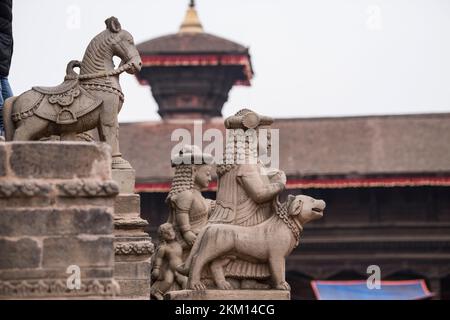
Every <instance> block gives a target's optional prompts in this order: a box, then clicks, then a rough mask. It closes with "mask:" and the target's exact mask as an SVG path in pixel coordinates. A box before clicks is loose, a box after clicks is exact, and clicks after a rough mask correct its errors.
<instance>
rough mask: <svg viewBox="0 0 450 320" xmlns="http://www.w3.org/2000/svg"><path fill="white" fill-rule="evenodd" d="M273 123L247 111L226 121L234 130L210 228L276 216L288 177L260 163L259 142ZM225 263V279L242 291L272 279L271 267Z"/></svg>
mask: <svg viewBox="0 0 450 320" xmlns="http://www.w3.org/2000/svg"><path fill="white" fill-rule="evenodd" d="M272 122H273V120H272V119H271V118H269V117H264V116H260V115H258V114H256V113H255V112H253V111H251V110H247V109H243V110H241V111H239V112H238V113H236V115H234V116H231V117H229V118H227V119H226V120H225V127H226V128H227V129H231V130H227V132H228V133H227V145H226V149H225V163H224V164H223V165H219V166H218V168H217V174H218V177H219V180H218V190H217V200H216V207H215V210H214V212H213V213H212V214H211V217H210V219H209V223H210V224H217V223H220V224H233V225H239V226H254V225H257V224H260V223H261V222H263V221H265V220H267V219H268V218H269V217H270V216H271V215H272V214H273V205H272V204H273V202H274V200H275V199H276V198H277V196H278V195H279V194H280V192H282V191H283V190H284V188H285V183H286V176H285V175H284V173H283V172H282V171H279V170H277V169H271V170H267V169H266V168H265V167H264V165H263V164H262V163H261V162H259V161H258V160H257V158H258V143H256V142H257V141H255V140H258V139H257V136H256V134H259V132H260V131H261V132H263V133H264V134H268V133H269V132H270V131H269V126H270V124H271V123H272ZM249 129H250V130H249ZM261 129H267V130H261ZM252 139H253V141H252ZM267 141H270V139H267ZM262 149H265V148H262ZM230 162H231V164H230ZM221 263H222V264H224V272H225V276H226V277H227V278H230V279H234V280H238V281H233V282H232V283H234V286H236V287H238V288H242V289H255V288H266V287H267V285H266V284H263V283H262V282H261V281H259V280H266V279H267V278H269V277H270V270H269V266H268V265H267V263H255V262H254V261H246V260H241V259H224V260H223V261H222V262H221ZM239 280H241V281H239Z"/></svg>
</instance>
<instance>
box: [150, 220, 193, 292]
mask: <svg viewBox="0 0 450 320" xmlns="http://www.w3.org/2000/svg"><path fill="white" fill-rule="evenodd" d="M158 234H159V240H160V243H159V246H158V249H157V251H156V254H155V258H154V259H155V260H154V262H153V270H152V279H153V280H154V281H155V282H154V283H153V285H152V287H151V291H150V293H151V295H152V296H153V297H155V298H156V299H158V300H163V296H164V293H166V292H167V291H168V290H169V289H170V288H171V287H172V285H173V284H174V283H175V282H176V283H177V284H178V286H179V287H180V288H185V287H186V283H187V277H186V276H183V275H181V274H180V273H178V272H177V271H176V267H177V266H179V265H180V264H181V263H182V262H183V260H182V254H183V248H182V247H181V245H180V244H179V243H178V242H177V240H176V234H175V230H174V229H173V226H172V224H170V223H164V224H162V225H160V226H159V229H158Z"/></svg>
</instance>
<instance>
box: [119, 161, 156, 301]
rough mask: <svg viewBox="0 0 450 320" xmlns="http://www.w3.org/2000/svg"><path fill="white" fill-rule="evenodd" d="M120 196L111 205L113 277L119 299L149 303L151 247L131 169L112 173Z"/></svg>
mask: <svg viewBox="0 0 450 320" xmlns="http://www.w3.org/2000/svg"><path fill="white" fill-rule="evenodd" d="M113 179H114V180H115V181H116V182H117V183H118V184H119V188H120V194H119V195H118V196H117V198H116V201H115V205H114V235H115V238H114V246H115V267H114V277H115V279H116V280H117V281H118V282H119V284H120V286H121V294H120V296H121V297H123V298H127V299H150V257H151V255H152V253H153V251H154V245H153V243H152V242H151V238H150V237H149V235H148V234H147V233H146V232H144V227H145V226H146V225H147V224H148V223H147V221H145V220H143V219H141V217H140V197H139V195H138V194H135V193H134V183H135V172H134V170H133V169H122V170H120V169H113Z"/></svg>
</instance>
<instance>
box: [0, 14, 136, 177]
mask: <svg viewBox="0 0 450 320" xmlns="http://www.w3.org/2000/svg"><path fill="white" fill-rule="evenodd" d="M105 23H106V30H104V31H103V32H101V33H100V34H98V35H97V36H96V37H95V38H93V39H92V40H91V42H90V43H89V45H88V47H87V49H86V51H85V54H84V57H83V60H82V61H81V62H79V61H70V62H69V63H68V65H67V69H66V76H65V78H64V82H63V83H62V84H60V85H58V86H56V87H33V88H32V89H31V90H28V91H26V92H24V93H22V94H21V95H20V96H18V97H11V98H10V99H8V100H6V102H5V106H4V111H3V117H4V123H5V133H6V140H9V141H10V140H14V141H19V140H39V139H42V138H44V137H48V136H51V135H59V136H60V137H61V140H76V135H77V134H81V133H83V132H85V131H88V130H92V129H95V128H97V130H98V133H99V137H100V140H101V141H104V142H106V143H108V144H109V145H110V146H111V152H112V159H113V162H112V167H113V168H118V169H119V168H121V169H124V168H130V165H129V163H128V162H127V161H126V160H124V159H122V157H121V153H120V151H119V141H118V139H119V124H118V120H117V115H118V113H119V111H120V109H121V107H122V104H123V101H124V95H123V93H122V90H121V87H120V84H119V75H120V74H121V73H122V72H124V71H126V72H127V73H129V74H134V73H136V72H139V70H140V69H141V65H142V62H141V58H140V56H139V52H138V51H137V49H136V47H135V45H134V42H133V37H132V36H131V34H130V33H129V32H127V31H125V30H123V29H122V28H121V26H120V23H119V20H118V19H117V18H115V17H111V18H108V19H107V20H106V21H105ZM113 56H118V57H119V58H120V59H121V63H120V65H119V67H118V68H117V69H114V62H113ZM75 67H78V68H79V70H80V72H79V74H77V73H76V72H75V71H74V70H73V69H74V68H75Z"/></svg>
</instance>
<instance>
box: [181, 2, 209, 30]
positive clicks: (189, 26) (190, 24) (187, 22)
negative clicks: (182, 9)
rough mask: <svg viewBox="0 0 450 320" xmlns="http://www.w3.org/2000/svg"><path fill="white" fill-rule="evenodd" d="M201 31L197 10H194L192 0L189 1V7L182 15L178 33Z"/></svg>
mask: <svg viewBox="0 0 450 320" xmlns="http://www.w3.org/2000/svg"><path fill="white" fill-rule="evenodd" d="M200 32H203V27H202V24H201V23H200V20H199V18H198V15H197V10H195V2H194V0H190V1H189V8H188V9H187V11H186V15H185V16H184V20H183V23H182V24H181V26H180V30H179V31H178V33H200Z"/></svg>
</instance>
